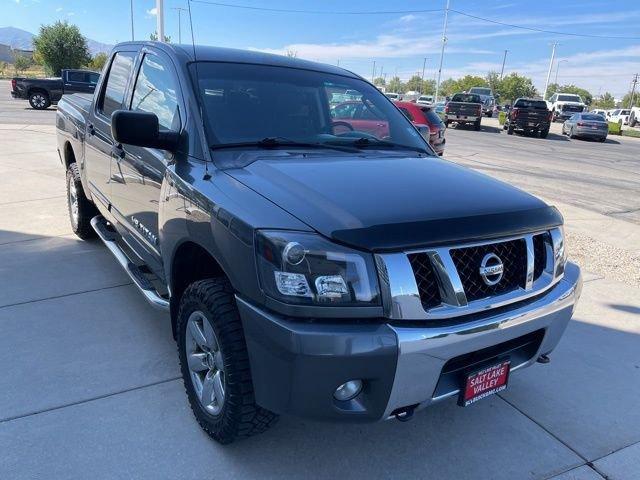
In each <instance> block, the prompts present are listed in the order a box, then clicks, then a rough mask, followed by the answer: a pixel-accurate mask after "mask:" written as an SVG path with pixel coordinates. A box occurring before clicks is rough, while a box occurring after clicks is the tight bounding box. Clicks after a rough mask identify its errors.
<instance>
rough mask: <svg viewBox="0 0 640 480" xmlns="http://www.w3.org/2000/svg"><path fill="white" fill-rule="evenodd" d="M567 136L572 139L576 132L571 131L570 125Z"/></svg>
mask: <svg viewBox="0 0 640 480" xmlns="http://www.w3.org/2000/svg"><path fill="white" fill-rule="evenodd" d="M569 138H572V139H573V138H576V134H575V133H573V127H571V128H570V129H569Z"/></svg>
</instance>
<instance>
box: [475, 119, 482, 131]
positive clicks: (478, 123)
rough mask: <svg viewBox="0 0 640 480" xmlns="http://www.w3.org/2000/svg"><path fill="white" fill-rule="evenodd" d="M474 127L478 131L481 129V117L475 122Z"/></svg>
mask: <svg viewBox="0 0 640 480" xmlns="http://www.w3.org/2000/svg"><path fill="white" fill-rule="evenodd" d="M473 128H474V129H475V131H476V132H477V131H478V130H480V128H481V123H480V119H478V120H477V121H476V122H475V123H474V124H473Z"/></svg>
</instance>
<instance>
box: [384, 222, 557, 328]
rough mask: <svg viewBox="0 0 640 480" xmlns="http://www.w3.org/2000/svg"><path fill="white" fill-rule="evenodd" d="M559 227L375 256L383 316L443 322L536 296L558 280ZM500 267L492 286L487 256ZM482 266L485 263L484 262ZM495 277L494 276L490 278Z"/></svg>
mask: <svg viewBox="0 0 640 480" xmlns="http://www.w3.org/2000/svg"><path fill="white" fill-rule="evenodd" d="M561 248H562V233H561V230H560V229H559V228H553V229H551V230H549V231H544V232H536V233H532V234H524V235H520V236H516V237H510V238H504V239H499V240H493V241H485V242H477V243H470V244H461V245H450V246H443V247H435V248H427V249H424V250H419V251H410V252H400V253H390V254H380V255H377V256H376V260H377V264H378V267H379V270H380V278H381V286H382V290H383V299H384V302H383V304H384V306H385V309H386V310H385V313H386V315H388V316H389V318H396V319H402V318H404V319H414V320H420V319H447V318H453V317H457V316H462V315H468V314H471V313H477V312H483V311H487V310H489V309H492V308H498V307H503V306H505V305H508V304H510V303H513V302H518V301H521V300H523V299H526V298H529V297H532V296H534V295H537V294H539V293H541V292H543V291H545V290H546V289H548V288H550V287H551V286H553V285H554V284H555V283H556V282H557V281H559V280H560V278H561V277H562V272H561V269H560V270H558V256H557V255H556V254H555V253H554V252H556V250H559V249H561ZM492 255H495V256H497V257H498V258H499V260H500V262H499V263H501V264H502V276H501V277H500V279H499V280H498V281H497V282H496V283H492V282H491V281H490V280H491V278H487V271H486V269H485V270H484V271H482V272H481V267H486V266H487V262H486V257H487V256H489V257H490V256H492ZM483 262H484V263H483ZM492 278H496V277H495V274H494V277H492Z"/></svg>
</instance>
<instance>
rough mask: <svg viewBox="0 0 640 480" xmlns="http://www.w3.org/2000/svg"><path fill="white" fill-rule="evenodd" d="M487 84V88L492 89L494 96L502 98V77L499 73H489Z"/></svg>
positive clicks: (486, 78)
mask: <svg viewBox="0 0 640 480" xmlns="http://www.w3.org/2000/svg"><path fill="white" fill-rule="evenodd" d="M485 80H486V82H487V86H488V87H489V88H490V89H491V91H492V92H493V95H494V96H496V97H497V96H501V95H502V92H501V88H502V80H500V75H499V74H498V72H489V73H487V76H486V77H485Z"/></svg>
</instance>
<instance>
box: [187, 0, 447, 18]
mask: <svg viewBox="0 0 640 480" xmlns="http://www.w3.org/2000/svg"><path fill="white" fill-rule="evenodd" d="M189 1H191V2H193V3H204V4H206V5H215V6H217V7H227V8H242V9H245V10H258V11H261V12H277V13H308V14H313V15H406V14H409V13H433V12H441V11H442V9H441V8H432V9H428V10H424V9H422V10H373V11H372V10H362V11H342V10H295V9H289V8H268V7H254V6H252V5H238V4H232V3H223V2H212V1H208V0H189Z"/></svg>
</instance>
